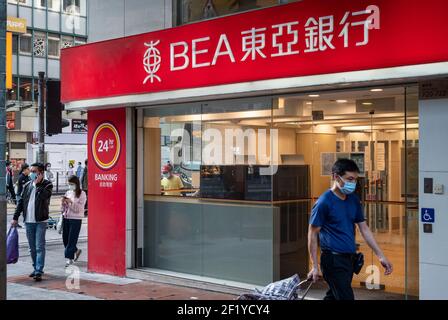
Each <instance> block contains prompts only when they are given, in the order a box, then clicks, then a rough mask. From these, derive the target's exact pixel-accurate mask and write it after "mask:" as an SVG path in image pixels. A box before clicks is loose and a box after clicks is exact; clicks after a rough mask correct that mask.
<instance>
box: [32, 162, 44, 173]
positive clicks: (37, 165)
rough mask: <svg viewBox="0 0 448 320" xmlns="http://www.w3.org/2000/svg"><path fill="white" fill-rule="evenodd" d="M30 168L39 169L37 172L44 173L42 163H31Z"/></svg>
mask: <svg viewBox="0 0 448 320" xmlns="http://www.w3.org/2000/svg"><path fill="white" fill-rule="evenodd" d="M31 167H36V168H37V169H39V172H44V171H45V166H44V164H43V163H40V162H36V163H33V164H32V165H31Z"/></svg>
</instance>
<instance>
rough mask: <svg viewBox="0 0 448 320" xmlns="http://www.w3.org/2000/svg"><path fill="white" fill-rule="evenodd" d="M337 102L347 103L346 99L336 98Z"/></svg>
mask: <svg viewBox="0 0 448 320" xmlns="http://www.w3.org/2000/svg"><path fill="white" fill-rule="evenodd" d="M336 102H337V103H347V102H348V101H347V100H336Z"/></svg>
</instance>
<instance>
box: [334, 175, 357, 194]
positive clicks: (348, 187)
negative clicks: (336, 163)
mask: <svg viewBox="0 0 448 320" xmlns="http://www.w3.org/2000/svg"><path fill="white" fill-rule="evenodd" d="M339 178H341V180H342V181H343V182H344V187H343V188H341V186H340V185H339V183H338V187H339V190H341V192H342V193H343V194H346V195H349V194H352V193H353V192H355V190H356V182H350V181H345V180H344V179H342V177H339Z"/></svg>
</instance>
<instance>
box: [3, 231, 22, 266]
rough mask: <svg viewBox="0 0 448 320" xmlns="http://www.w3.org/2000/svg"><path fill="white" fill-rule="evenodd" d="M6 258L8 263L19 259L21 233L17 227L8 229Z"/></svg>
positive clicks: (13, 262)
mask: <svg viewBox="0 0 448 320" xmlns="http://www.w3.org/2000/svg"><path fill="white" fill-rule="evenodd" d="M6 259H7V263H8V264H15V263H17V261H19V233H18V232H17V228H15V227H11V228H9V231H8V238H7V240H6Z"/></svg>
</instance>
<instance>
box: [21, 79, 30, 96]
mask: <svg viewBox="0 0 448 320" xmlns="http://www.w3.org/2000/svg"><path fill="white" fill-rule="evenodd" d="M31 83H32V79H31V78H20V90H19V96H20V100H21V101H31V100H32V91H31V90H32V88H31V86H32V85H31Z"/></svg>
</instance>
